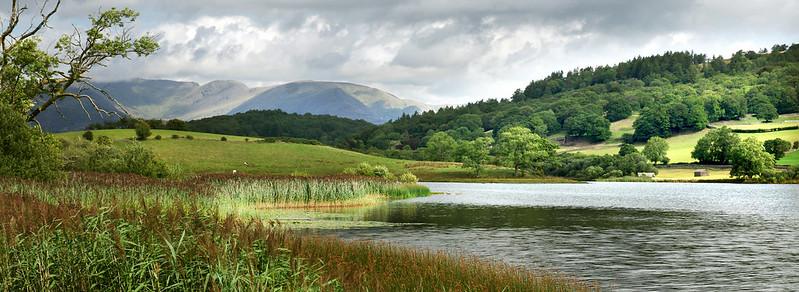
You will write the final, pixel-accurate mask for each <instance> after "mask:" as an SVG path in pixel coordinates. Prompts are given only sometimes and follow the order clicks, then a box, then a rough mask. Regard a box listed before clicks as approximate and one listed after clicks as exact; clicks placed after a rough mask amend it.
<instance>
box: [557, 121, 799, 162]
mask: <svg viewBox="0 0 799 292" xmlns="http://www.w3.org/2000/svg"><path fill="white" fill-rule="evenodd" d="M631 121H632V118H630V119H625V120H621V121H618V122H614V123H613V124H612V125H611V129H612V130H613V136H612V137H616V136H618V137H621V135H622V134H623V133H631V129H630V128H627V127H626V126H625V125H627V124H630V125H631V123H632V122H631ZM712 125H713V126H714V127H721V126H729V127H733V126H735V127H740V128H746V129H759V128H763V129H765V128H775V127H785V126H791V125H799V114H790V115H783V116H780V118H779V119H778V120H776V121H774V122H773V123H762V122H759V121H757V120H756V119H754V118H752V117H747V118H746V119H743V120H741V121H726V122H720V123H713V124H712ZM775 125H776V126H775ZM708 131H710V130H709V129H705V130H702V131H699V132H694V133H686V134H677V135H675V136H672V137H669V138H667V139H666V141H668V142H669V151H668V157H669V158H670V159H671V162H672V163H690V162H694V161H695V160H694V159H693V158H691V151H693V150H694V146H696V143H697V142H698V141H699V139H701V138H702V137H704V135H705V134H707V132H708ZM738 135H739V136H740V137H741V138H747V137H755V138H757V139H758V140H760V141H766V140H771V139H775V138H781V139H784V140H788V141H791V142H793V141H799V130H788V131H778V132H768V133H740V134H738ZM620 146H621V143H620V141H618V140H614V139H613V138H611V139H610V140H608V141H607V142H605V143H600V144H581V145H576V146H567V147H562V151H566V152H582V153H586V154H596V155H604V154H615V153H618V152H619V147H620ZM636 148H638V150H641V149H643V144H639V145H636ZM791 155H792V156H791V157H786V158H783V159H781V160H780V161H779V162H778V163H779V164H780V165H799V157H797V156H799V155H797V154H791Z"/></svg>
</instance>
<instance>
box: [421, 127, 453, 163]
mask: <svg viewBox="0 0 799 292" xmlns="http://www.w3.org/2000/svg"><path fill="white" fill-rule="evenodd" d="M457 146H458V144H457V141H455V139H454V138H452V137H450V136H449V135H448V134H447V133H445V132H436V133H433V135H431V136H430V138H429V139H427V144H426V147H425V148H424V153H425V157H426V158H427V159H428V160H433V161H453V160H454V159H455V157H454V156H455V150H456V148H457Z"/></svg>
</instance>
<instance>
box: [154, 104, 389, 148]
mask: <svg viewBox="0 0 799 292" xmlns="http://www.w3.org/2000/svg"><path fill="white" fill-rule="evenodd" d="M168 124H169V122H167V127H169V125H168ZM374 127H375V126H374V125H372V124H370V123H368V122H366V121H363V120H350V119H346V118H341V117H335V116H329V115H304V114H289V113H285V112H283V111H281V110H253V111H248V112H245V113H237V114H234V115H224V116H216V117H210V118H204V119H199V120H193V121H189V122H188V123H187V125H186V128H187V129H188V130H191V131H197V132H206V133H216V134H223V135H239V136H258V137H293V138H303V139H310V140H318V141H320V142H322V143H324V144H328V145H335V146H341V147H350V148H355V147H360V146H361V144H362V143H363V142H361V141H359V140H358V139H355V138H353V137H352V136H353V134H354V133H361V132H364V131H369V130H371V129H373V128H374Z"/></svg>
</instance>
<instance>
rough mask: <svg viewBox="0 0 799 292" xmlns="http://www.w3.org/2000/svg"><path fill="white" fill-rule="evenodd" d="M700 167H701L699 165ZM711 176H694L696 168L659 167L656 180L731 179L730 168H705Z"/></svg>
mask: <svg viewBox="0 0 799 292" xmlns="http://www.w3.org/2000/svg"><path fill="white" fill-rule="evenodd" d="M697 168H700V167H697ZM702 169H706V170H707V171H708V172H709V174H710V175H709V176H700V177H694V168H659V169H658V174H657V176H656V177H655V179H654V180H655V181H703V180H727V179H730V170H729V169H722V168H704V167H702Z"/></svg>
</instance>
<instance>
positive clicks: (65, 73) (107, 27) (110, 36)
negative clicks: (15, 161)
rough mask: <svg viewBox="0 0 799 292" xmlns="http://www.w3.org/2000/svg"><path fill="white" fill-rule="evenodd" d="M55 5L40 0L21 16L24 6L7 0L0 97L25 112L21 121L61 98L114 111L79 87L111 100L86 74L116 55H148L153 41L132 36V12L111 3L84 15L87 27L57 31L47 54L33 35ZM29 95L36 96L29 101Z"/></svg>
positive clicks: (134, 14)
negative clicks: (28, 16)
mask: <svg viewBox="0 0 799 292" xmlns="http://www.w3.org/2000/svg"><path fill="white" fill-rule="evenodd" d="M60 4H61V1H60V0H58V1H55V2H49V1H44V3H43V4H42V5H41V7H40V9H38V10H39V11H40V12H41V13H40V15H39V16H37V17H33V18H31V19H29V20H23V19H22V18H24V12H25V11H26V10H27V9H28V7H26V6H25V5H20V4H19V3H18V1H17V0H11V11H10V13H9V14H8V15H9V16H8V19H7V21H4V22H3V24H4V25H5V27H2V28H0V29H2V33H1V34H0V43H2V58H0V91H2V94H0V102H4V103H6V104H8V105H10V106H11V107H12V109H14V110H16V111H18V112H19V113H22V114H25V115H26V116H27V118H26V120H27V121H35V119H36V117H37V116H38V115H39V114H40V113H41V112H43V111H45V110H47V109H48V108H50V107H51V106H57V104H58V102H59V101H62V100H63V99H65V98H72V99H75V100H76V101H77V102H79V103H81V104H84V102H86V103H88V106H91V108H93V109H94V110H96V111H98V112H101V113H105V114H108V115H111V114H115V113H114V112H109V111H106V110H104V109H102V108H99V107H98V106H97V103H96V102H95V100H94V99H93V98H92V97H91V96H89V95H86V94H83V91H84V90H87V89H94V90H97V91H100V92H101V93H103V94H104V95H105V96H106V97H107V98H109V99H111V100H112V101H116V100H115V99H113V97H111V96H110V95H108V94H107V92H105V91H104V90H102V89H100V88H97V87H96V86H94V85H93V84H92V83H91V82H90V80H89V78H88V77H87V75H88V73H89V72H90V71H91V70H92V69H94V68H95V67H97V66H104V65H105V64H106V63H107V62H108V61H109V60H111V59H114V58H117V57H122V58H129V57H130V56H132V55H137V56H147V55H149V54H152V53H153V52H155V51H156V50H157V49H158V43H157V42H156V41H155V38H154V37H152V36H150V35H144V36H141V37H138V38H137V37H134V35H133V32H132V30H131V26H132V23H133V22H134V21H135V20H136V17H137V16H138V13H137V12H135V11H133V10H131V9H128V8H124V9H116V8H111V9H110V10H106V11H102V12H100V13H99V14H98V15H95V16H90V21H91V26H90V27H89V28H88V29H86V30H85V31H83V32H81V31H80V30H78V29H75V30H74V32H73V33H72V34H65V35H63V36H61V37H60V38H59V39H58V41H57V42H56V43H55V47H54V49H53V51H52V53H48V52H47V51H45V50H41V49H39V41H40V38H39V37H38V35H39V34H40V33H41V32H42V30H43V29H44V28H47V27H48V22H49V20H50V18H51V17H52V16H53V15H54V14H55V13H56V12H57V11H58V9H59V7H60ZM20 23H21V24H20ZM28 24H30V25H28ZM26 27H27V28H26ZM34 98H38V99H41V100H40V102H38V103H36V105H34V104H35V103H34ZM84 108H85V107H84ZM87 114H88V112H87Z"/></svg>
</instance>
